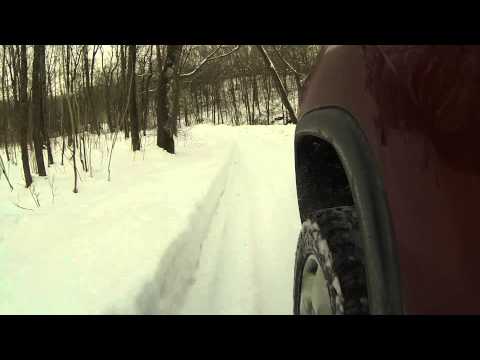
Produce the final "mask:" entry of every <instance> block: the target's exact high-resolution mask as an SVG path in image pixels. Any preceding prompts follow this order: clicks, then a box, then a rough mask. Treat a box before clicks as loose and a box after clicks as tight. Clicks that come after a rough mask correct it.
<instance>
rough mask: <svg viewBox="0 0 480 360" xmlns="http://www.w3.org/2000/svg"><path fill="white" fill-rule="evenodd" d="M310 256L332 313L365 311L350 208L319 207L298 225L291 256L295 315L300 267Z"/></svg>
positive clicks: (359, 257) (361, 262)
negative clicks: (318, 265)
mask: <svg viewBox="0 0 480 360" xmlns="http://www.w3.org/2000/svg"><path fill="white" fill-rule="evenodd" d="M312 255H313V256H314V257H315V259H316V260H317V262H318V264H320V267H321V270H322V272H323V276H324V278H325V281H326V284H327V288H328V294H329V297H330V306H331V311H332V314H344V315H361V314H368V313H369V309H368V296H367V283H366V275H365V267H364V257H363V251H362V247H361V241H360V231H359V225H358V217H357V214H356V212H355V209H354V208H353V207H351V206H343V207H336V208H329V209H324V210H319V211H316V212H314V213H313V214H312V215H311V216H310V217H309V219H308V220H306V221H305V222H304V223H303V224H302V229H301V232H300V237H299V240H298V245H297V251H296V259H295V275H294V276H295V278H294V299H293V300H294V314H295V315H299V314H300V301H301V290H302V276H303V270H304V266H305V263H306V261H307V259H308V258H309V257H310V256H312Z"/></svg>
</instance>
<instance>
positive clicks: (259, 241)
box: [0, 126, 300, 314]
mask: <svg viewBox="0 0 480 360" xmlns="http://www.w3.org/2000/svg"><path fill="white" fill-rule="evenodd" d="M293 132H294V127H293V126H240V127H227V126H197V127H195V128H193V129H191V132H190V135H189V136H188V137H187V138H186V139H185V140H183V139H179V140H178V143H177V145H178V147H177V150H178V152H177V154H176V155H175V156H170V155H168V154H166V153H164V152H162V151H160V150H159V149H158V148H157V147H156V146H155V143H154V140H155V139H154V138H152V139H151V140H149V139H147V143H145V149H146V150H145V152H144V153H142V154H138V155H133V154H132V153H131V150H130V145H129V143H128V141H125V142H121V143H119V144H118V145H117V148H116V150H115V154H114V161H113V163H112V166H113V169H112V170H113V178H112V181H111V182H107V181H106V172H105V160H104V159H105V156H104V154H105V150H104V149H103V150H102V148H101V147H100V148H98V150H95V151H96V153H95V154H96V157H97V158H94V164H96V168H95V173H94V176H93V177H90V176H87V175H84V176H83V180H82V182H81V184H80V192H79V194H73V193H72V192H71V186H72V185H71V184H72V179H71V173H70V171H69V168H68V167H66V168H65V169H64V168H63V167H60V166H58V165H56V166H55V168H50V169H49V172H50V174H51V175H49V176H50V177H49V179H48V180H49V181H52V182H53V181H55V186H54V188H52V189H51V186H49V181H47V179H39V178H37V177H36V178H35V180H34V181H35V184H36V191H37V192H38V193H39V194H40V199H41V201H42V206H41V207H40V208H35V205H34V203H33V201H32V196H31V194H30V193H29V192H27V191H26V190H25V189H24V188H22V186H21V182H22V174H21V168H20V167H12V168H11V169H10V175H11V177H12V178H13V179H14V182H15V185H16V189H15V191H14V192H10V191H9V190H8V189H7V187H6V186H3V187H1V188H0V215H1V216H0V314H111V313H114V314H291V313H292V288H293V266H294V255H295V247H296V242H297V237H298V232H299V229H300V223H299V222H300V220H299V214H298V208H297V200H296V189H295V171H294V161H293ZM58 156H59V155H58V154H56V158H57V159H58ZM131 174H135V176H131ZM0 185H4V184H0ZM54 191H55V198H54V199H53V198H51V194H53V192H54ZM16 203H18V204H19V205H21V206H22V207H25V208H31V209H34V210H32V211H25V210H22V209H20V208H18V207H17V206H15V204H16ZM2 214H3V215H2Z"/></svg>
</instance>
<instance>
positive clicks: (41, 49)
mask: <svg viewBox="0 0 480 360" xmlns="http://www.w3.org/2000/svg"><path fill="white" fill-rule="evenodd" d="M43 68H45V45H34V47H33V69H32V119H33V121H32V124H33V145H34V147H35V160H36V162H37V171H38V175H40V176H47V171H46V170H45V163H44V161H43V141H42V128H43V126H44V119H43V117H44V115H45V112H44V109H43V105H44V101H43V91H42V90H43V88H44V87H43V84H42V80H43V79H44V77H43V75H42V73H43V70H42V69H43Z"/></svg>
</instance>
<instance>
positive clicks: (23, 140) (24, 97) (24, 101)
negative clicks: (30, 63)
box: [20, 45, 32, 188]
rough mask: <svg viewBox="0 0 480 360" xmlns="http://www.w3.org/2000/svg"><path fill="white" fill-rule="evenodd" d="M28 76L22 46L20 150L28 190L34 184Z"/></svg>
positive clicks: (25, 57)
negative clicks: (28, 140) (29, 156)
mask: <svg viewBox="0 0 480 360" xmlns="http://www.w3.org/2000/svg"><path fill="white" fill-rule="evenodd" d="M27 86H28V74H27V46H26V45H21V48H20V106H21V119H20V124H21V125H20V148H21V151H22V164H23V173H24V175H25V184H26V187H27V188H28V187H29V186H30V185H31V184H32V174H31V173H30V164H29V162H28V146H27V133H28V89H27Z"/></svg>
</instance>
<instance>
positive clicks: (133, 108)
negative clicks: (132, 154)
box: [128, 45, 140, 151]
mask: <svg viewBox="0 0 480 360" xmlns="http://www.w3.org/2000/svg"><path fill="white" fill-rule="evenodd" d="M136 54H137V49H136V45H128V79H129V82H130V84H131V85H130V86H131V87H132V90H131V91H132V93H131V95H130V104H129V105H130V106H129V107H130V111H129V112H130V125H131V134H132V149H133V151H138V150H140V137H139V132H140V129H139V126H138V111H137V91H136V89H137V87H136V84H135V63H136V61H137V55H136Z"/></svg>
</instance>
